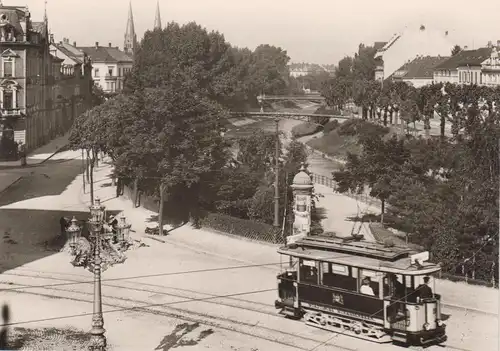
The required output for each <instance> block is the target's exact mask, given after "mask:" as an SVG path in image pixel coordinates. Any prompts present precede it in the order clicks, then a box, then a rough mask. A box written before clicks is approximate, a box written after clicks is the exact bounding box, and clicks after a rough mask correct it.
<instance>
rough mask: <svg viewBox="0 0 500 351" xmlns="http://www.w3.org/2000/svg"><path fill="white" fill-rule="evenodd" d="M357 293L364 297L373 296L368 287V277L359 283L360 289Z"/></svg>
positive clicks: (370, 288)
mask: <svg viewBox="0 0 500 351" xmlns="http://www.w3.org/2000/svg"><path fill="white" fill-rule="evenodd" d="M359 292H360V293H362V294H365V295H371V296H375V293H374V292H373V289H372V287H371V286H370V277H364V278H363V281H362V282H361V288H360V289H359Z"/></svg>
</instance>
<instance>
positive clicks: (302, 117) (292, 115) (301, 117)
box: [231, 112, 351, 123]
mask: <svg viewBox="0 0 500 351" xmlns="http://www.w3.org/2000/svg"><path fill="white" fill-rule="evenodd" d="M231 116H232V117H256V118H273V119H282V118H288V119H295V120H298V121H302V122H309V123H315V121H314V117H327V118H329V119H350V118H351V117H350V116H341V115H323V114H312V113H311V114H309V113H300V112H231Z"/></svg>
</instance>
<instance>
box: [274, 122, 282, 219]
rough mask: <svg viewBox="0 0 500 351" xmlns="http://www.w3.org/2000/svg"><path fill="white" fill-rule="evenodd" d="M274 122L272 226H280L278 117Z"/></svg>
mask: <svg viewBox="0 0 500 351" xmlns="http://www.w3.org/2000/svg"><path fill="white" fill-rule="evenodd" d="M274 121H275V122H276V145H275V150H274V151H275V153H276V155H275V171H274V173H275V177H274V224H273V225H274V226H275V227H279V226H280V219H279V212H280V192H279V189H278V186H279V171H280V168H279V167H280V163H279V162H280V161H279V157H280V134H279V133H280V130H279V122H280V120H279V118H276V119H275V120H274Z"/></svg>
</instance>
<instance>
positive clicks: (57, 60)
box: [50, 54, 64, 62]
mask: <svg viewBox="0 0 500 351" xmlns="http://www.w3.org/2000/svg"><path fill="white" fill-rule="evenodd" d="M50 58H51V59H52V61H53V62H63V61H64V59H62V58H59V57H57V56H54V55H52V54H50Z"/></svg>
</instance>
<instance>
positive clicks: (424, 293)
mask: <svg viewBox="0 0 500 351" xmlns="http://www.w3.org/2000/svg"><path fill="white" fill-rule="evenodd" d="M429 280H430V278H429V277H424V284H420V285H419V286H418V287H417V290H416V291H417V294H418V295H417V296H418V297H420V298H421V299H429V298H432V297H433V294H432V289H431V287H430V286H429Z"/></svg>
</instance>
